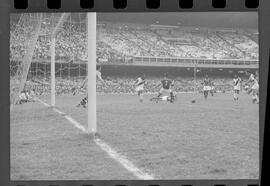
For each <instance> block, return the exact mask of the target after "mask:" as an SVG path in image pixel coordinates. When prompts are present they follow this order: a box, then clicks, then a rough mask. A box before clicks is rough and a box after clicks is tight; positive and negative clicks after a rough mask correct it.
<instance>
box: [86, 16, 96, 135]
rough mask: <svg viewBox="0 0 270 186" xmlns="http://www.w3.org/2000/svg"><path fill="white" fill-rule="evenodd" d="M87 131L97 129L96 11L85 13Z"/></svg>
mask: <svg viewBox="0 0 270 186" xmlns="http://www.w3.org/2000/svg"><path fill="white" fill-rule="evenodd" d="M87 54H88V57H87V59H88V60H87V62H88V64H87V65H88V67H87V71H88V73H87V76H88V86H87V87H88V113H87V115H88V133H91V134H95V133H96V131H97V124H96V122H97V116H96V13H93V12H91V13H87Z"/></svg>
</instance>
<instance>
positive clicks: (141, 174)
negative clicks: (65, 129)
mask: <svg viewBox="0 0 270 186" xmlns="http://www.w3.org/2000/svg"><path fill="white" fill-rule="evenodd" d="M36 100H38V101H39V102H40V103H42V104H43V105H44V106H46V107H50V105H49V104H47V103H45V102H44V101H42V100H40V99H38V98H36ZM52 109H53V111H55V112H56V113H58V114H60V115H61V116H63V117H64V118H65V119H66V120H68V121H69V122H70V123H71V124H72V125H73V126H74V127H76V128H78V129H80V130H81V131H82V132H83V133H88V131H87V129H86V128H85V127H84V126H83V125H82V124H80V123H79V122H77V121H76V120H74V119H73V118H72V117H71V116H69V115H67V114H66V113H64V112H62V111H60V110H59V109H57V108H52ZM94 142H95V143H96V145H97V146H99V147H100V148H101V149H102V150H103V151H105V152H106V153H107V154H108V155H109V156H110V157H111V158H112V159H114V160H115V161H117V162H118V163H120V164H121V165H122V166H123V167H124V168H125V169H126V170H128V171H129V172H131V173H132V174H133V175H134V176H136V177H137V178H138V179H142V180H153V179H155V178H154V176H153V175H152V174H148V173H146V172H145V171H143V170H141V169H139V168H138V167H136V166H135V165H134V164H133V163H132V162H131V161H129V160H128V158H127V157H126V156H124V155H122V154H121V153H119V152H117V151H116V150H115V149H113V148H112V147H111V146H110V145H109V144H107V143H106V142H105V141H104V140H102V139H100V138H98V137H96V136H95V137H94Z"/></svg>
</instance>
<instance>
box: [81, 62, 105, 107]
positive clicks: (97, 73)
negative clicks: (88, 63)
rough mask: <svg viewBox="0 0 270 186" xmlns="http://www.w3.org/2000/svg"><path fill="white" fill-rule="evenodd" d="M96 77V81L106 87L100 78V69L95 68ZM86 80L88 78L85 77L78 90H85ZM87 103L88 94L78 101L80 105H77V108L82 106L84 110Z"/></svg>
mask: <svg viewBox="0 0 270 186" xmlns="http://www.w3.org/2000/svg"><path fill="white" fill-rule="evenodd" d="M96 76H97V80H100V81H101V82H102V83H103V84H105V85H106V82H105V81H104V80H103V79H102V77H101V67H97V70H96ZM87 79H88V78H87V77H86V79H85V80H84V82H83V84H82V86H80V89H86V88H87ZM87 103H88V94H87V95H86V96H85V97H84V98H83V99H82V100H81V101H80V103H79V104H78V105H77V107H80V106H83V107H84V108H86V105H87Z"/></svg>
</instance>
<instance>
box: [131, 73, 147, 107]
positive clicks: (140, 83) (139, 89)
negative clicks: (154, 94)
mask: <svg viewBox="0 0 270 186" xmlns="http://www.w3.org/2000/svg"><path fill="white" fill-rule="evenodd" d="M145 83H146V82H145V75H144V74H143V75H142V76H141V77H139V78H138V79H137V80H136V82H135V83H134V84H135V86H136V88H135V90H136V92H137V94H138V96H139V98H140V102H141V103H142V102H143V90H144V85H145Z"/></svg>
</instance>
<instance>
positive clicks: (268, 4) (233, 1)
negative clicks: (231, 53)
mask: <svg viewBox="0 0 270 186" xmlns="http://www.w3.org/2000/svg"><path fill="white" fill-rule="evenodd" d="M46 3H47V0H28V8H27V9H26V10H22V9H21V10H16V9H15V8H14V0H1V3H0V41H1V42H0V61H1V71H0V87H1V91H0V149H1V150H0V185H1V186H2V185H3V186H19V185H20V186H36V185H38V186H52V185H53V186H64V185H70V186H83V185H85V186H86V185H87V186H88V185H92V186H98V185H104V186H105V185H106V186H107V185H108V186H114V185H126V186H129V185H132V186H133V185H136V186H137V185H138V186H148V185H152V186H154V185H155V186H173V185H177V186H181V185H182V186H184V185H185V186H218V185H219V186H221V185H222V186H223V185H224V186H225V185H226V186H257V185H260V184H261V185H264V184H263V183H264V182H263V181H264V178H265V176H266V172H267V171H266V167H264V166H263V165H265V164H262V162H266V159H265V158H263V156H262V155H263V153H262V152H263V146H264V149H266V143H264V137H267V134H266V133H265V134H264V132H265V131H266V130H267V127H268V128H269V126H268V125H265V123H268V122H266V120H265V119H267V120H268V117H269V116H268V115H267V114H266V113H267V112H266V106H267V104H266V100H267V82H268V81H267V80H268V69H269V62H270V61H269V57H270V54H269V53H270V38H269V36H270V24H269V19H268V18H269V17H270V11H269V9H270V1H269V0H260V6H259V8H255V9H249V8H246V7H245V0H227V2H226V8H224V9H220V8H215V9H214V8H213V6H212V0H193V8H192V9H181V8H179V4H178V3H179V1H178V0H160V7H159V8H158V9H147V7H146V0H128V6H127V7H126V8H125V9H114V7H113V0H95V6H94V8H92V9H84V10H83V9H81V8H80V1H79V0H62V1H61V8H60V9H48V8H47V4H46ZM83 11H84V12H86V11H93V12H149V11H151V12H183V11H189V12H194V11H195V12H196V11H197V12H198V11H242V12H243V11H244V12H249V11H252V12H258V15H259V33H260V35H259V47H260V48H259V49H260V51H259V61H260V66H259V67H260V68H259V71H260V87H262V88H260V89H261V90H262V91H260V170H263V171H260V180H256V179H255V180H254V179H253V180H244V179H241V180H153V181H140V180H138V181H137V180H110V181H105V180H104V181H102V180H101V181H97V180H92V181H10V143H9V142H10V125H9V122H10V117H9V115H10V111H9V14H10V13H23V12H83ZM268 87H269V86H268ZM267 108H268V106H267ZM267 110H268V109H267ZM265 142H266V141H265ZM265 152H266V151H265ZM264 157H265V156H264ZM262 167H263V169H261V168H262ZM261 178H263V179H261ZM261 181H262V182H261Z"/></svg>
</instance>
